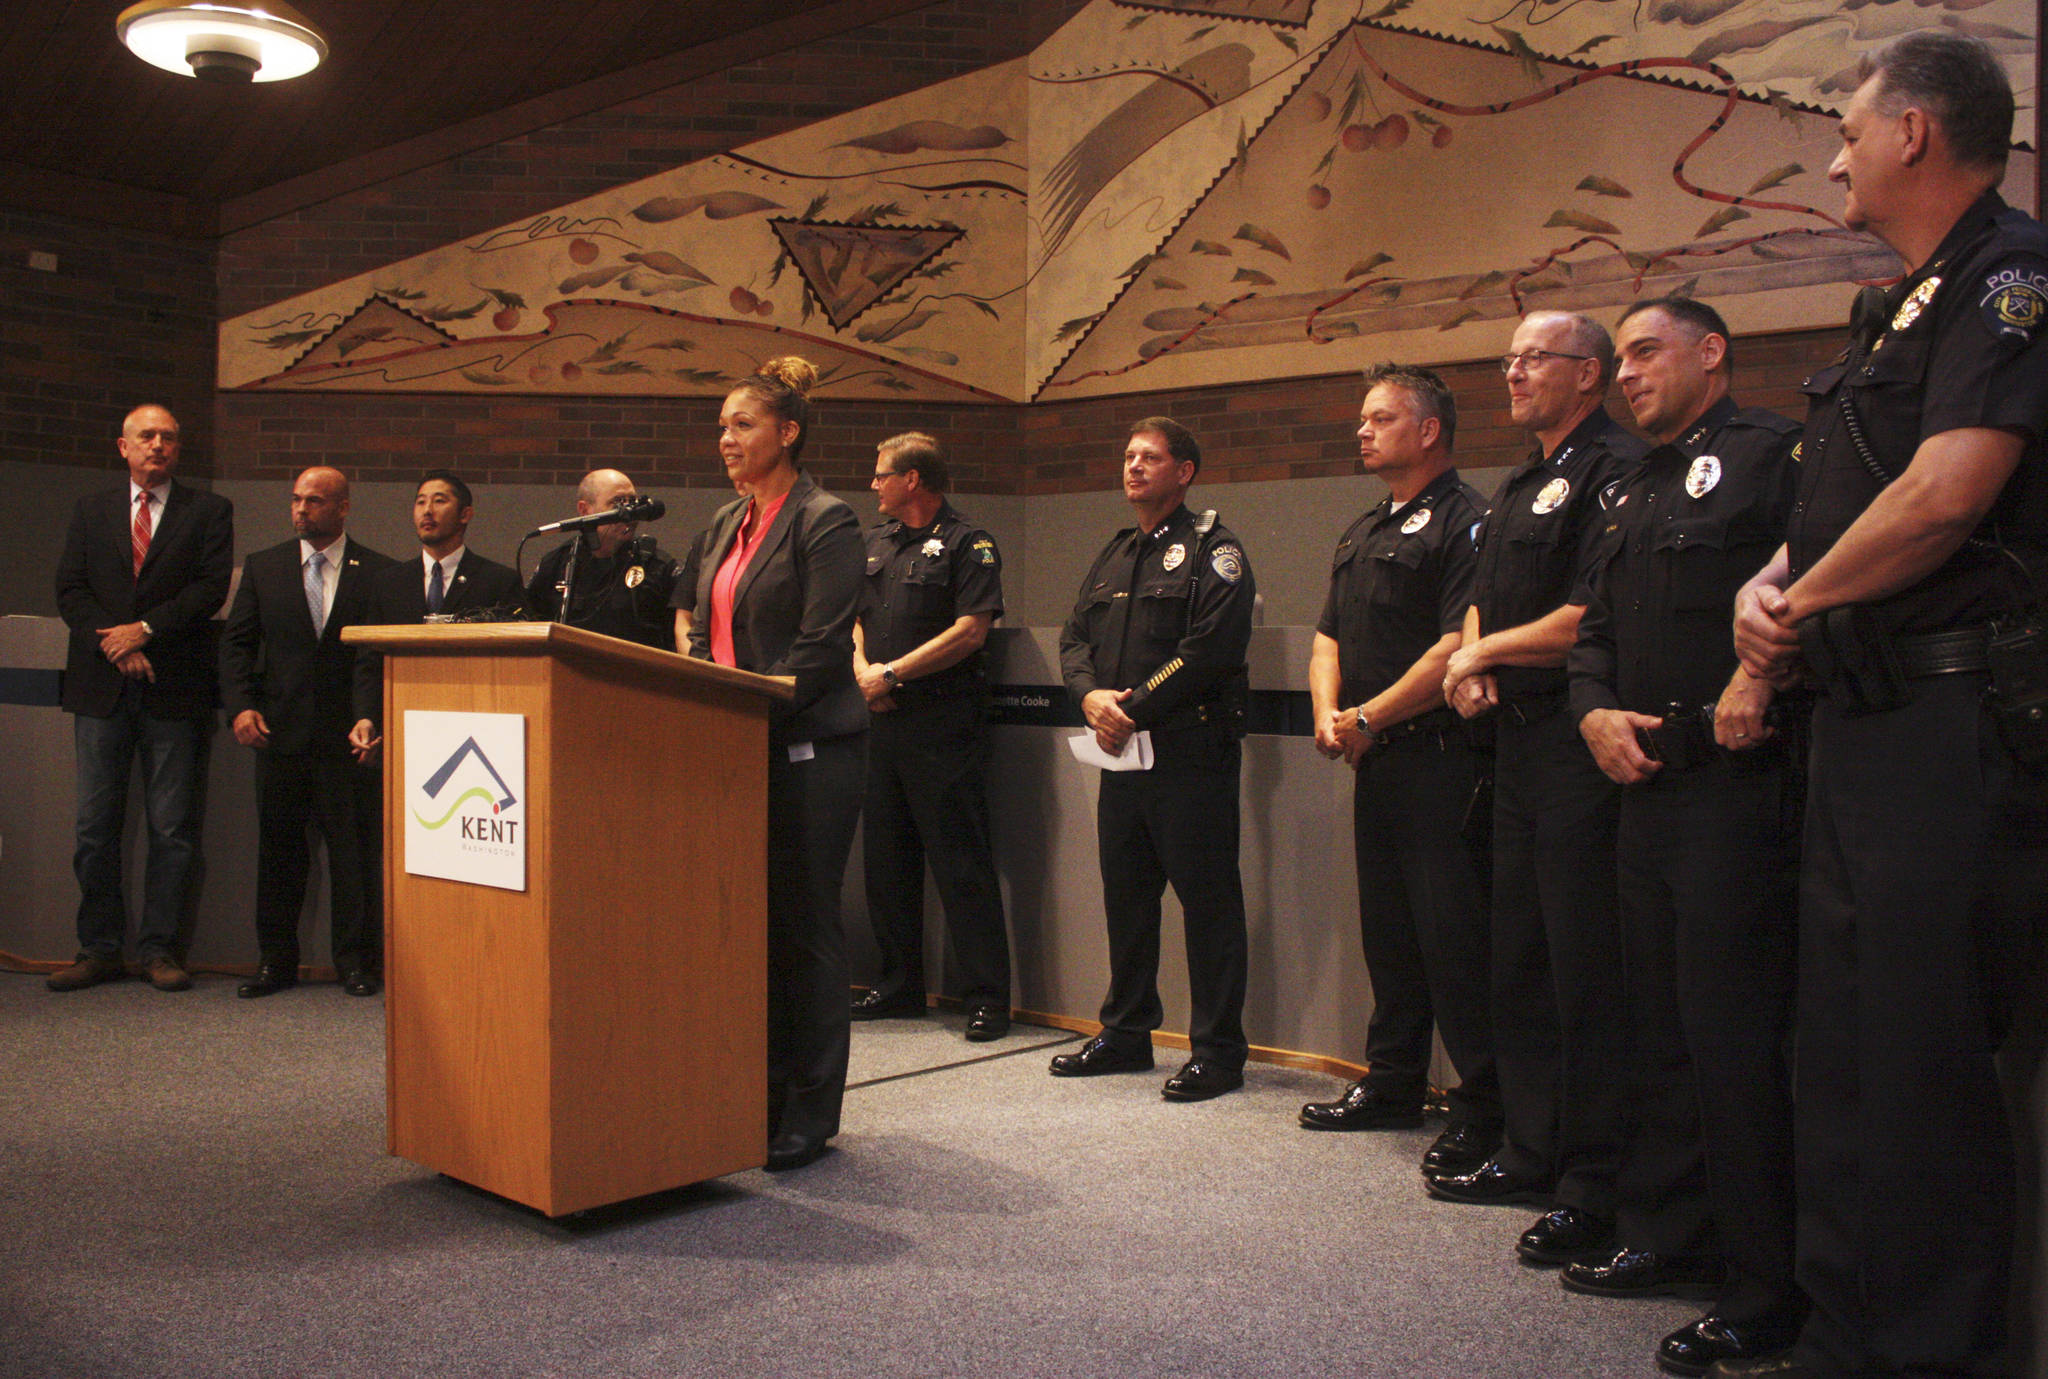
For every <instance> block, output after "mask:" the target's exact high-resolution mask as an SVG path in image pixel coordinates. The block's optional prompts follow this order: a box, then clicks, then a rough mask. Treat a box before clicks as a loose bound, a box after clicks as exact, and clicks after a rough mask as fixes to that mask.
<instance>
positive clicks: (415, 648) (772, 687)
mask: <svg viewBox="0 0 2048 1379" xmlns="http://www.w3.org/2000/svg"><path fill="white" fill-rule="evenodd" d="M341 639H342V641H344V642H347V643H351V644H354V645H365V646H370V647H373V648H375V649H376V650H379V651H382V652H385V653H386V654H390V653H393V652H397V653H401V654H404V653H411V654H419V653H422V652H482V653H485V654H487V655H497V656H504V655H514V654H522V653H525V654H536V655H537V654H541V653H545V652H549V651H553V652H557V653H563V654H567V655H572V656H575V657H577V658H578V659H584V660H588V659H595V660H598V661H604V662H610V663H612V664H615V665H628V666H635V667H638V668H640V669H643V670H651V671H654V672H656V673H658V674H661V675H664V676H667V677H668V678H670V679H674V680H680V681H694V682H696V683H699V684H710V685H721V686H724V687H727V688H730V689H739V690H746V691H749V692H750V693H753V694H759V695H762V696H764V697H766V698H769V699H779V700H782V701H784V702H787V701H789V700H791V699H794V698H795V697H796V679H795V677H793V676H788V675H756V674H755V673H754V672H753V671H751V670H739V669H737V668H735V667H733V666H725V665H720V664H719V663H718V662H716V661H700V660H698V659H697V658H696V657H694V656H683V655H679V654H677V653H676V652H673V651H662V650H659V649H658V648H656V647H651V646H642V645H641V644H640V643H638V642H629V641H624V640H622V639H621V638H618V637H607V636H605V635H604V634H603V633H602V632H590V631H586V630H585V629H583V628H580V627H570V626H567V625H566V624H564V623H558V622H475V623H404V624H397V623H358V624H356V625H354V626H351V627H344V628H342V629H341Z"/></svg>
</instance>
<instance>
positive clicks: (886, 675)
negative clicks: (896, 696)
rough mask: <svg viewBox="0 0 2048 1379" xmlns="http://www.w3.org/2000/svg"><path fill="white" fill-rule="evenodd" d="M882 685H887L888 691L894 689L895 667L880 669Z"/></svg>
mask: <svg viewBox="0 0 2048 1379" xmlns="http://www.w3.org/2000/svg"><path fill="white" fill-rule="evenodd" d="M882 683H883V684H885V685H887V686H888V687H889V688H890V689H895V688H896V667H894V666H883V667H882Z"/></svg>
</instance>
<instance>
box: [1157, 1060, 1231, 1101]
mask: <svg viewBox="0 0 2048 1379" xmlns="http://www.w3.org/2000/svg"><path fill="white" fill-rule="evenodd" d="M1242 1086H1244V1069H1242V1068H1233V1067H1230V1066H1228V1065H1227V1064H1223V1063H1212V1062H1210V1061H1209V1060H1208V1059H1206V1058H1190V1059H1189V1060H1188V1061H1187V1062H1185V1063H1183V1064H1181V1065H1180V1071H1179V1072H1177V1073H1175V1074H1174V1075H1173V1076H1172V1077H1169V1078H1167V1079H1166V1085H1165V1086H1163V1087H1161V1088H1160V1089H1159V1095H1161V1096H1163V1097H1165V1098H1166V1099H1167V1100H1168V1101H1207V1100H1208V1099H1209V1098H1210V1097H1219V1096H1222V1095H1223V1094H1224V1093H1225V1092H1234V1091H1236V1090H1237V1089H1238V1088H1240V1087H1242Z"/></svg>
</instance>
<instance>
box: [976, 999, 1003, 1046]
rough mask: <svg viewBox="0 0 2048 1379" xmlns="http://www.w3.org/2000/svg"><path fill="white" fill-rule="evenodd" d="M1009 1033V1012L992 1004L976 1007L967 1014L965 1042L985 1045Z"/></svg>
mask: <svg viewBox="0 0 2048 1379" xmlns="http://www.w3.org/2000/svg"><path fill="white" fill-rule="evenodd" d="M1009 1032H1010V1012H1009V1011H1008V1010H1007V1009H1005V1008H1004V1007H1002V1006H999V1005H993V1004H981V1005H976V1006H975V1007H974V1008H973V1009H971V1010H969V1011H968V1012H967V1042H968V1043H970V1044H986V1043H987V1042H988V1041H989V1040H991V1039H1000V1038H1002V1037H1003V1036H1004V1035H1006V1034H1008V1033H1009Z"/></svg>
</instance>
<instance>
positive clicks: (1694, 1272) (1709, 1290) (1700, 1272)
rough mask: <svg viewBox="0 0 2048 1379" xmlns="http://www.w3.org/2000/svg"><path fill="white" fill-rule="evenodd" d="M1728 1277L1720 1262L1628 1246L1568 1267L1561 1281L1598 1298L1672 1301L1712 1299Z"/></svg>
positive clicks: (1567, 1287) (1572, 1288)
mask: <svg viewBox="0 0 2048 1379" xmlns="http://www.w3.org/2000/svg"><path fill="white" fill-rule="evenodd" d="M1727 1278H1728V1268H1727V1266H1726V1265H1725V1264H1723V1263H1722V1262H1721V1261H1720V1260H1719V1259H1712V1258H1708V1259H1702V1258H1699V1257H1697V1256H1684V1255H1665V1254H1658V1253H1657V1252H1656V1251H1654V1250H1631V1249H1629V1248H1628V1247H1627V1246H1626V1245H1624V1246H1622V1247H1620V1248H1619V1249H1617V1250H1614V1251H1613V1252H1612V1253H1610V1254H1609V1255H1608V1256H1607V1257H1606V1258H1604V1259H1594V1260H1585V1259H1582V1260H1580V1261H1579V1262H1578V1263H1577V1264H1567V1265H1565V1266H1564V1272H1563V1273H1562V1274H1560V1275H1558V1282H1559V1283H1561V1284H1563V1285H1564V1287H1565V1288H1566V1289H1567V1290H1569V1291H1571V1292H1574V1293H1590V1294H1592V1295H1593V1296H1594V1297H1596V1298H1668V1297H1680V1296H1691V1295H1694V1294H1699V1293H1704V1294H1705V1295H1707V1296H1708V1297H1712V1296H1713V1295H1714V1292H1715V1291H1716V1290H1717V1289H1719V1288H1720V1286H1721V1285H1722V1283H1724V1282H1726V1280H1727Z"/></svg>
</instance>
